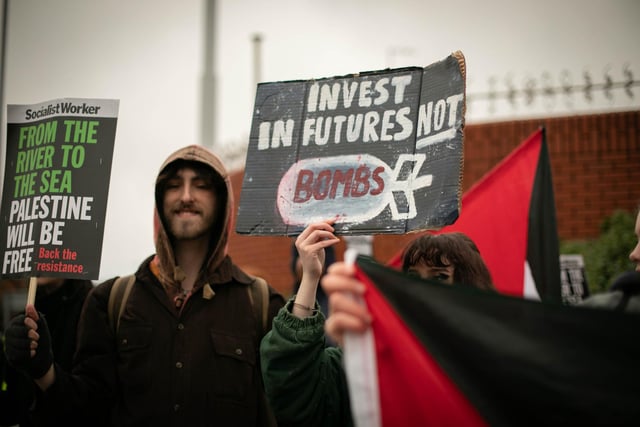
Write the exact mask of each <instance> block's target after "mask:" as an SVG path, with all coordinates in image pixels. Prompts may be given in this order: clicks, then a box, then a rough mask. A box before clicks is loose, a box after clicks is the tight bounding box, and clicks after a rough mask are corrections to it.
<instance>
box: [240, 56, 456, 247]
mask: <svg viewBox="0 0 640 427" xmlns="http://www.w3.org/2000/svg"><path fill="white" fill-rule="evenodd" d="M465 102H466V99H465V63H464V56H463V55H462V53H460V52H456V53H454V54H452V55H450V56H449V57H447V58H445V59H444V60H442V61H439V62H437V63H434V64H431V65H430V66H428V67H424V68H420V67H408V68H401V69H390V70H383V71H375V72H365V73H358V74H352V75H347V76H341V77H331V78H323V79H313V80H306V81H286V82H273V83H261V84H259V85H258V88H257V92H256V100H255V108H254V112H253V121H252V126H251V135H250V139H249V148H248V151H247V158H246V163H245V172H244V173H245V175H244V180H243V184H242V192H241V199H240V205H239V209H238V216H237V221H236V231H237V232H238V233H241V234H250V235H295V234H298V233H299V232H300V231H301V230H302V229H303V228H304V227H305V226H306V225H308V224H310V223H312V222H316V221H320V220H326V219H335V220H336V223H335V229H336V233H337V234H343V235H349V234H351V235H356V234H377V233H394V234H400V233H406V232H408V231H412V230H421V229H429V228H439V227H442V226H444V225H448V224H451V223H453V222H454V221H455V220H456V218H457V217H458V214H459V206H460V194H461V181H462V165H463V136H464V135H463V127H464V112H465V111H464V110H465Z"/></svg>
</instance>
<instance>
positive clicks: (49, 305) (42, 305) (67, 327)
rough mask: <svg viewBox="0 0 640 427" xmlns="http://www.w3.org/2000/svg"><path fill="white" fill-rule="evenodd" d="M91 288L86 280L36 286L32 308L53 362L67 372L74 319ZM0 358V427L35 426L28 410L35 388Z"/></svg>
mask: <svg viewBox="0 0 640 427" xmlns="http://www.w3.org/2000/svg"><path fill="white" fill-rule="evenodd" d="M92 288H93V284H92V283H91V281H90V280H66V281H65V282H64V283H63V284H62V285H61V286H60V287H58V288H56V289H54V290H51V291H49V289H48V288H47V287H45V286H40V287H38V289H37V291H36V300H35V307H36V309H37V310H38V311H39V312H40V313H42V314H44V316H45V318H46V320H47V324H48V326H49V332H50V334H51V345H52V347H53V354H54V359H55V362H56V363H57V364H58V365H59V366H61V367H62V368H63V369H65V370H69V369H71V363H72V360H73V353H74V351H75V348H76V329H77V325H78V319H79V318H80V312H81V310H82V304H83V303H84V300H85V298H86V296H87V294H88V293H89V291H91V289H92ZM1 356H2V358H1V361H0V372H2V373H3V375H2V377H3V378H2V381H4V382H5V383H6V390H2V391H0V425H15V424H18V425H20V426H21V427H25V426H32V425H35V424H34V423H33V421H32V420H31V418H30V407H31V405H32V403H33V400H34V397H35V390H36V388H37V386H36V385H35V384H34V382H33V380H32V379H31V378H28V377H26V376H25V375H24V374H22V373H20V372H17V371H16V370H14V369H13V368H11V367H10V366H8V365H7V364H6V360H5V355H4V352H2V355H1ZM50 424H51V425H54V424H55V423H54V422H53V421H52V422H51V423H50ZM66 425H73V424H66Z"/></svg>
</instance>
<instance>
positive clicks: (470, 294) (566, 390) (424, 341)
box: [345, 256, 640, 427]
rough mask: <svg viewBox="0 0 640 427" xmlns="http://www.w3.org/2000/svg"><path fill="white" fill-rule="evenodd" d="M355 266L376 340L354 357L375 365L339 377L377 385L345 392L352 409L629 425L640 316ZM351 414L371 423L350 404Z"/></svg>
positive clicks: (443, 421)
mask: <svg viewBox="0 0 640 427" xmlns="http://www.w3.org/2000/svg"><path fill="white" fill-rule="evenodd" d="M355 266H356V276H357V277H358V278H359V279H360V280H361V281H363V282H364V283H365V285H366V287H367V290H366V293H365V302H366V304H367V306H368V308H369V311H370V313H371V314H372V316H373V319H374V321H373V323H372V328H371V333H372V335H373V337H374V338H375V339H374V340H373V341H372V343H374V344H373V345H374V348H371V349H369V350H367V349H360V350H361V352H360V353H358V352H354V353H353V354H356V353H358V354H374V355H375V359H374V363H373V367H374V368H375V369H374V371H373V372H369V373H368V374H367V373H366V372H364V373H363V372H360V373H358V372H354V370H353V369H352V368H350V367H349V366H347V368H346V370H347V378H348V379H349V381H350V382H351V380H352V378H357V377H359V378H360V379H362V378H365V379H366V378H368V379H370V380H373V381H372V382H373V383H374V384H373V385H372V389H376V390H379V391H377V393H376V395H377V396H378V399H371V398H370V397H367V396H366V395H363V394H353V393H352V394H351V400H352V408H358V407H362V406H363V402H361V400H362V399H363V397H364V398H366V399H368V401H367V402H364V405H368V406H369V407H370V408H371V407H372V406H375V407H376V409H377V410H378V411H379V413H378V414H377V419H379V420H380V422H379V423H377V424H375V425H380V426H385V427H403V426H481V425H490V426H509V427H511V426H536V427H540V426H567V425H582V426H595V425H600V426H620V425H636V426H637V425H638V423H639V420H640V404H638V402H640V369H638V367H637V364H638V360H640V340H638V339H636V337H637V334H638V330H640V315H638V314H629V313H624V312H617V311H609V310H600V309H590V308H586V307H576V306H563V305H561V304H551V303H545V302H542V303H541V302H536V301H530V300H527V299H523V298H519V297H512V296H506V295H501V294H497V293H489V292H484V291H481V290H478V289H475V288H469V287H462V286H460V287H458V286H450V285H445V284H442V283H440V282H437V281H428V280H422V279H420V278H417V277H413V276H408V275H405V274H403V273H401V272H399V271H397V270H396V269H392V268H389V267H386V266H382V265H380V264H378V263H376V262H375V261H373V260H372V259H371V258H368V257H363V256H360V257H358V259H357V261H356V264H355ZM347 344H348V343H347V342H345V360H346V359H347V356H350V357H351V356H353V354H348V351H349V350H351V349H350V348H349V347H347V346H346V345H347ZM374 350H375V351H374ZM351 366H352V367H353V366H358V367H359V369H362V368H364V366H365V364H364V363H363V364H360V365H358V364H357V363H352V364H351ZM368 366H372V365H371V364H370V363H369V365H368ZM367 375H369V376H368V377H367ZM373 418H376V416H374V417H371V416H370V414H369V418H368V419H373ZM354 421H355V423H356V425H357V426H364V425H367V427H375V425H374V424H372V423H369V422H368V421H367V423H368V424H363V422H362V418H361V417H360V415H359V413H358V411H357V410H355V409H354Z"/></svg>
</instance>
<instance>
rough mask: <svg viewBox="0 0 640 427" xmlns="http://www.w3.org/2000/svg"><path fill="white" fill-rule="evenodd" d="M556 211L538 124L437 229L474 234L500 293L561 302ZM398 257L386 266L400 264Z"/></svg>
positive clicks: (472, 236)
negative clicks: (453, 217)
mask: <svg viewBox="0 0 640 427" xmlns="http://www.w3.org/2000/svg"><path fill="white" fill-rule="evenodd" d="M555 215H556V208H555V201H554V196H553V183H552V178H551V165H550V163H549V152H548V149H547V144H546V141H545V131H544V128H541V129H539V130H538V131H536V132H534V133H533V134H532V135H531V136H529V137H528V138H527V139H526V140H525V141H524V142H522V143H521V144H520V145H519V146H518V147H516V148H515V149H514V150H513V151H512V152H511V153H510V154H509V155H508V156H507V157H506V158H504V159H503V160H502V161H501V162H500V163H499V164H498V165H496V166H495V167H494V168H493V169H492V170H491V171H489V172H488V173H487V174H486V175H485V176H484V177H483V178H481V179H480V180H479V181H478V182H477V183H476V184H474V185H473V186H472V187H471V188H470V189H469V190H468V191H467V192H466V193H465V194H464V195H463V196H462V209H461V214H460V217H459V218H458V219H457V221H456V222H455V223H454V224H453V225H450V226H447V227H444V228H442V229H441V230H439V231H438V232H437V233H445V232H451V231H460V232H463V233H465V234H466V235H468V236H469V237H470V238H471V239H473V241H474V242H475V243H476V245H477V246H478V248H479V249H480V253H481V254H482V258H483V259H484V260H485V263H486V264H487V267H488V268H489V271H490V272H491V276H492V278H493V281H494V284H495V286H496V289H497V290H498V291H499V292H501V293H503V294H506V295H513V296H524V297H527V298H530V299H538V300H545V301H552V302H561V301H562V297H561V282H560V260H559V249H558V235H557V226H556V216H555ZM401 257H402V254H401V253H399V254H397V255H396V256H395V257H394V258H393V259H392V260H391V261H390V262H389V265H391V266H399V265H401V264H402V262H401Z"/></svg>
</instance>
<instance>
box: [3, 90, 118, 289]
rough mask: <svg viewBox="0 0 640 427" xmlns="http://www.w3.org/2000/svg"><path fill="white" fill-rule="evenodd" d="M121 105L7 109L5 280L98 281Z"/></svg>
mask: <svg viewBox="0 0 640 427" xmlns="http://www.w3.org/2000/svg"><path fill="white" fill-rule="evenodd" d="M118 104H119V101H117V100H108V99H81V98H64V99H56V100H51V101H47V102H42V103H39V104H33V105H8V107H7V113H8V119H7V151H6V164H5V174H4V185H3V191H2V205H1V213H2V214H1V218H0V219H1V221H0V242H1V245H2V246H1V247H2V258H1V260H2V270H1V272H2V274H1V276H2V277H3V278H4V277H6V278H24V277H40V276H47V277H65V278H78V279H92V280H95V279H98V276H99V268H100V256H101V253H102V239H103V232H104V223H105V215H106V209H107V195H108V190H109V178H110V176H111V162H112V158H113V145H114V141H115V133H116V121H117V114H118Z"/></svg>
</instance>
